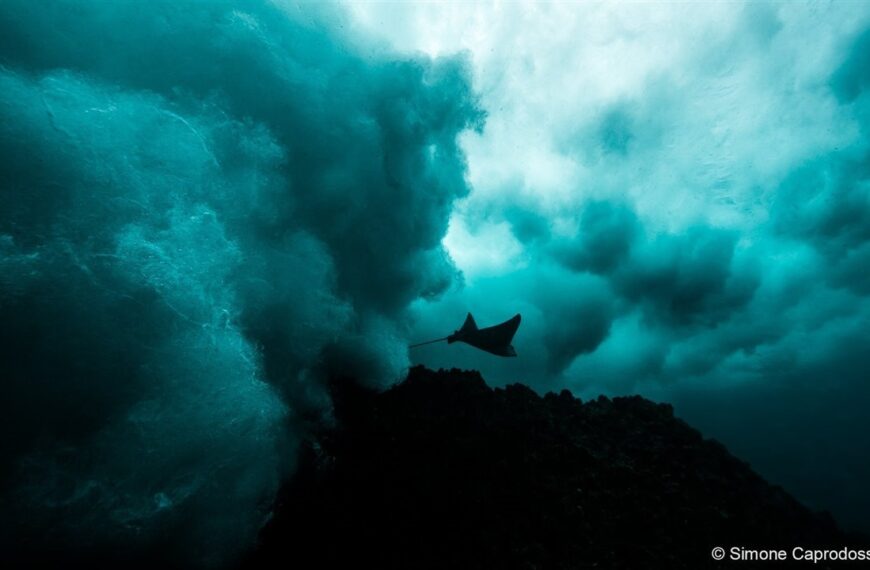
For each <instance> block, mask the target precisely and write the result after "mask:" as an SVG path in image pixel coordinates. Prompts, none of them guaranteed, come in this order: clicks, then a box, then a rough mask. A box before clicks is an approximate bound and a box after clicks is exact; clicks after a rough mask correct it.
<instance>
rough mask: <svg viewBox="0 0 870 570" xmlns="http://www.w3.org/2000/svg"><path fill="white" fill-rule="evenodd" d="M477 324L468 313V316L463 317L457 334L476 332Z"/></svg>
mask: <svg viewBox="0 0 870 570" xmlns="http://www.w3.org/2000/svg"><path fill="white" fill-rule="evenodd" d="M476 330H477V323H476V322H474V317H472V316H471V313H468V316H467V317H465V322H464V323H463V324H462V328H461V329H459V332H468V331H476Z"/></svg>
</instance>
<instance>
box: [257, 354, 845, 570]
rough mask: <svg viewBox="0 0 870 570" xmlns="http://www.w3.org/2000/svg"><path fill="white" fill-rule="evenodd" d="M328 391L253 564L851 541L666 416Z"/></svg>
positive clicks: (422, 392) (375, 563) (621, 563)
mask: <svg viewBox="0 0 870 570" xmlns="http://www.w3.org/2000/svg"><path fill="white" fill-rule="evenodd" d="M334 396H335V401H336V417H337V427H336V428H335V429H332V430H329V431H326V432H324V433H321V434H319V437H318V439H317V441H316V442H312V443H311V444H310V446H309V447H308V449H307V451H306V452H305V454H304V456H303V458H302V460H301V466H300V469H299V471H298V472H297V473H296V475H295V477H294V478H293V480H292V481H290V482H289V483H288V484H287V485H286V486H285V487H284V489H283V490H282V492H281V495H280V497H279V499H278V502H277V504H276V508H275V513H274V518H273V519H272V520H271V521H270V523H269V524H268V525H267V526H266V527H265V528H264V529H263V531H262V533H261V536H260V545H259V547H258V550H257V551H256V552H255V553H254V554H253V555H252V556H251V557H250V559H249V560H248V565H249V566H250V567H254V568H256V567H293V568H333V567H339V568H402V569H408V568H594V567H597V568H649V567H653V568H691V569H697V568H705V567H719V566H716V565H715V564H714V563H713V562H712V561H711V558H710V552H711V550H712V548H713V547H715V546H719V545H721V546H723V547H726V548H729V547H731V546H737V545H740V546H745V547H752V546H755V547H763V548H786V549H788V550H791V548H793V547H794V546H801V545H802V546H813V545H815V546H824V547H840V548H842V547H844V546H847V545H848V546H853V547H857V546H858V545H857V544H856V542H858V538H857V537H847V536H845V535H844V534H843V533H841V532H840V531H839V530H838V528H837V526H836V524H835V523H834V521H833V520H832V519H831V518H830V517H829V516H827V515H820V514H815V513H812V512H810V511H809V510H808V509H806V508H804V507H803V506H802V505H800V504H799V503H798V502H797V501H795V500H794V499H793V498H792V497H790V496H789V495H788V494H786V493H785V492H784V491H783V490H781V489H780V488H778V487H774V486H771V485H769V484H768V483H766V482H765V481H764V480H762V479H761V478H760V477H759V476H758V475H756V474H755V473H754V472H753V471H752V470H751V469H750V467H749V466H748V465H747V464H746V463H744V462H742V461H740V460H738V459H736V458H734V457H733V456H731V455H730V454H729V453H728V451H727V450H726V449H725V448H724V447H723V446H722V445H721V444H719V443H717V442H715V441H710V440H705V439H703V438H702V437H701V435H700V434H699V433H698V432H697V431H696V430H694V429H692V428H691V427H689V426H688V425H686V424H685V423H684V422H682V421H681V420H679V419H677V418H675V417H674V416H673V412H672V409H671V407H670V406H668V405H662V404H655V403H652V402H650V401H648V400H645V399H643V398H640V397H630V398H616V399H613V400H608V399H606V398H603V397H602V398H600V399H598V400H595V401H591V402H586V403H581V402H580V401H579V400H577V399H576V398H574V397H573V396H571V395H570V394H569V393H568V392H567V391H564V392H562V393H561V394H559V395H556V394H552V393H551V394H547V395H546V396H544V397H540V396H538V395H537V394H535V393H534V392H532V391H531V390H530V389H529V388H527V387H525V386H522V385H518V384H517V385H513V386H508V387H507V388H505V389H491V388H489V387H488V386H487V385H486V384H485V383H484V381H483V379H482V378H481V377H480V375H479V374H478V373H476V372H462V371H458V370H451V371H439V372H433V371H430V370H427V369H425V368H422V367H417V368H414V369H412V370H411V372H410V375H409V377H408V379H407V381H405V382H404V383H402V384H400V385H398V386H395V387H394V388H392V389H391V390H389V391H387V392H384V393H380V394H376V393H372V392H368V391H365V390H363V389H361V388H358V387H356V386H355V385H354V384H353V383H341V384H338V385H336V387H335V394H334ZM735 413H738V412H736V411H735ZM767 564H768V565H769V564H772V563H771V562H768V563H767ZM774 564H776V565H777V566H782V565H783V563H774ZM833 564H834V566H836V564H840V565H843V564H846V565H848V563H843V562H840V563H833ZM729 566H740V567H741V568H747V567H753V565H752V564H751V563H748V562H742V563H738V562H724V563H721V567H723V568H724V567H729ZM802 566H803V567H809V566H812V567H814V568H825V567H828V566H827V565H826V564H825V563H820V564H816V565H813V564H812V563H811V562H804V563H803V564H802ZM832 567H833V566H832Z"/></svg>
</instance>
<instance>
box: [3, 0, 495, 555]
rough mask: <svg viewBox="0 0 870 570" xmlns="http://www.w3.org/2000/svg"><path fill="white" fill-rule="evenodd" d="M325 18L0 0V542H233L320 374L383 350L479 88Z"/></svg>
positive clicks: (445, 191) (36, 551)
mask: <svg viewBox="0 0 870 570" xmlns="http://www.w3.org/2000/svg"><path fill="white" fill-rule="evenodd" d="M342 17H343V16H342V15H341V13H339V12H338V11H336V10H333V9H332V8H327V9H323V8H316V7H313V6H312V7H310V8H308V9H306V10H299V8H297V7H295V6H292V5H287V6H284V5H281V4H277V3H271V2H260V1H254V0H251V1H246V2H239V3H234V4H233V5H232V6H230V5H229V4H226V3H203V2H171V3H170V2H156V3H148V4H147V5H146V4H141V3H111V2H98V1H94V2H54V3H51V4H40V5H36V4H34V3H31V2H25V1H17V0H13V1H9V2H4V3H3V5H2V6H0V352H2V355H0V362H2V363H3V364H2V373H0V376H2V391H3V397H2V398H0V402H2V403H0V414H2V417H3V418H4V422H5V423H4V426H3V427H4V429H3V430H2V435H0V438H2V440H0V445H2V457H3V462H2V465H0V477H2V481H3V489H4V491H3V502H4V504H5V505H7V507H8V508H5V509H4V510H5V511H6V512H7V513H9V514H11V515H12V516H11V517H10V519H11V520H7V521H4V523H3V527H2V540H3V546H4V552H5V554H4V555H6V556H12V557H15V556H25V555H27V556H39V557H43V558H44V559H47V560H52V559H55V558H60V557H63V558H64V560H67V561H69V560H73V561H75V560H80V561H81V560H88V559H89V558H90V557H91V556H94V555H96V553H100V555H101V556H103V557H108V558H109V559H112V557H115V558H116V559H117V560H118V561H120V562H123V561H124V560H131V559H137V558H138V560H139V561H140V562H141V561H142V557H143V556H146V555H147V556H155V554H154V553H160V554H159V555H158V556H161V557H163V558H164V559H163V561H166V560H169V561H173V562H176V563H185V564H198V565H205V566H215V565H220V564H223V563H226V562H227V561H230V560H232V559H233V558H234V557H236V556H238V555H239V554H240V553H241V552H242V551H243V550H244V549H245V548H246V547H247V546H249V545H250V543H251V540H252V538H253V536H254V534H255V533H256V531H257V529H258V528H259V525H260V524H261V523H262V520H263V517H264V515H265V512H266V510H267V508H268V506H269V504H270V501H271V500H272V498H273V496H274V492H275V490H276V488H277V485H278V484H279V482H280V479H281V477H282V476H283V475H285V474H286V473H287V472H288V471H289V470H290V469H292V464H293V456H294V446H295V444H296V438H297V437H298V434H299V433H300V431H299V430H300V429H302V428H301V427H300V426H301V425H302V424H303V423H304V421H305V419H306V418H309V417H312V415H313V416H317V415H318V414H319V413H323V411H324V410H326V409H327V408H328V405H329V404H328V398H327V397H326V394H325V391H324V388H323V385H322V383H321V379H322V378H323V376H324V375H326V374H330V373H340V372H342V371H343V370H353V371H355V372H357V373H358V374H360V375H361V376H362V377H363V380H365V381H368V382H372V383H381V384H383V383H388V382H390V381H393V380H395V379H397V378H398V377H399V376H400V375H401V373H402V370H403V369H404V368H405V366H406V365H407V352H406V351H405V348H404V341H403V340H401V336H400V335H401V332H402V329H401V326H402V325H401V320H400V319H398V317H400V316H401V315H402V313H403V311H404V310H405V308H406V307H407V305H408V304H409V303H410V302H411V301H413V300H414V299H416V298H419V297H427V296H433V295H436V294H438V293H439V292H441V291H443V290H444V289H445V288H446V287H448V286H449V285H450V283H451V282H452V280H453V278H454V275H455V273H456V270H455V268H454V267H453V265H452V262H451V261H450V258H449V256H447V255H446V253H445V252H444V250H443V248H442V246H441V238H442V237H443V235H444V233H445V231H446V229H447V223H448V217H449V213H450V210H451V207H452V203H453V201H454V200H455V199H456V198H458V197H461V196H464V195H465V194H466V193H467V192H468V188H467V185H466V181H465V161H464V158H463V154H462V152H461V150H460V148H459V147H458V145H457V142H456V138H457V135H458V134H459V133H460V132H462V131H463V130H465V129H469V128H472V129H473V128H479V127H480V125H481V124H482V121H483V114H482V112H481V110H480V108H479V106H478V103H477V101H476V98H475V96H474V94H473V92H472V90H471V88H470V86H469V80H468V77H467V71H466V65H465V63H464V61H463V60H462V59H461V58H447V59H438V60H431V59H428V58H424V57H417V58H407V57H402V58H399V57H395V56H392V55H391V54H390V53H389V52H387V51H386V50H384V49H382V48H381V47H380V46H377V45H371V46H368V47H369V48H370V49H366V45H365V42H364V41H362V40H361V39H360V38H352V37H350V36H349V35H348V36H343V37H339V36H337V35H336V34H334V33H332V32H330V31H329V29H328V28H332V27H340V26H334V25H332V24H334V23H335V21H337V22H339V23H340V21H341V18H342ZM328 22H332V24H330V25H327V23H328ZM25 514H26V516H24V515H25ZM155 562H160V561H156V560H155Z"/></svg>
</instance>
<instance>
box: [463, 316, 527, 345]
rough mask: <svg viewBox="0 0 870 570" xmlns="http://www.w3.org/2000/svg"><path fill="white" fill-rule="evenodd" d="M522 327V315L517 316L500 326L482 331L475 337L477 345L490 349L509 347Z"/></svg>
mask: <svg viewBox="0 0 870 570" xmlns="http://www.w3.org/2000/svg"><path fill="white" fill-rule="evenodd" d="M519 327H520V315H515V316H514V317H513V318H512V319H510V320H507V321H505V322H503V323H501V324H499V325H495V326H492V327H487V328H485V329H480V330H479V331H477V334H476V335H474V340H475V341H476V343H475V345H478V343H479V344H482V345H485V346H488V347H497V346H507V345H509V344H510V343H511V341H512V340H513V338H514V335H515V334H517V329H518V328H519Z"/></svg>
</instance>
